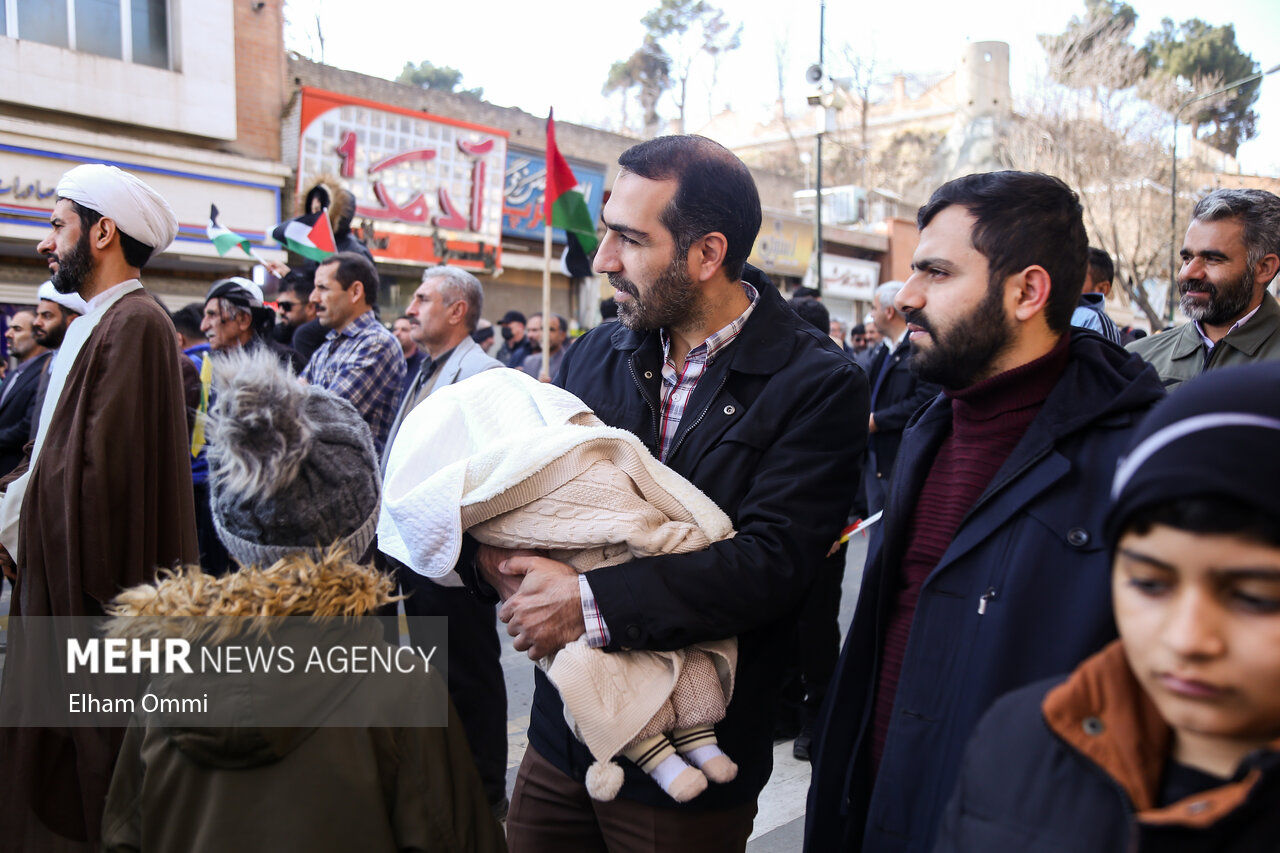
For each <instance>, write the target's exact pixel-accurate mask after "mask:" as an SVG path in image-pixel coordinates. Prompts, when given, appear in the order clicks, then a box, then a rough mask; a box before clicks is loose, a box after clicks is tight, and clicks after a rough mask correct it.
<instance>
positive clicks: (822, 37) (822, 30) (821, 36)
mask: <svg viewBox="0 0 1280 853" xmlns="http://www.w3.org/2000/svg"><path fill="white" fill-rule="evenodd" d="M826 27H827V0H822V2H821V3H820V4H819V6H818V67H819V68H821V69H822V73H823V74H824V75H825V74H826V66H825V65H823V64H822V63H823V58H824V57H823V49H824V48H825V46H826V41H827V35H826ZM826 129H827V111H826V109H825V107H824V109H823V111H822V128H821V129H820V130H819V131H818V189H817V195H816V197H815V198H816V201H817V230H816V233H815V235H814V244H813V251H814V252H815V253H816V254H817V256H818V262H817V264H816V266H815V269H816V276H815V278H814V283H815V284H816V285H817V288H816V289H817V291H818V295H819V296H821V295H822V135H823V133H824V132H825V131H826Z"/></svg>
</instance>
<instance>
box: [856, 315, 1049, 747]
mask: <svg viewBox="0 0 1280 853" xmlns="http://www.w3.org/2000/svg"><path fill="white" fill-rule="evenodd" d="M1069 338H1070V335H1063V336H1062V339H1061V340H1059V341H1058V343H1057V345H1056V346H1055V347H1054V348H1053V349H1052V350H1050V351H1049V352H1048V353H1047V354H1045V355H1043V356H1041V357H1040V358H1038V359H1036V360H1035V361H1031V362H1028V363H1026V364H1023V365H1020V366H1018V367H1015V368H1013V369H1012V370H1007V371H1005V372H1004V373H999V374H997V375H995V376H992V377H991V378H989V379H985V380H983V381H982V382H978V383H976V384H974V385H971V386H969V387H968V388H965V389H963V390H960V391H947V392H946V394H947V397H948V398H950V400H951V417H952V424H951V434H950V435H948V436H947V438H946V439H945V440H943V442H942V446H941V447H940V448H939V449H938V455H937V456H936V457H934V460H933V465H932V467H931V468H930V469H929V475H928V476H927V477H926V478H925V481H924V487H923V488H922V489H921V490H920V497H919V499H918V500H917V501H916V505H915V510H914V512H913V514H912V516H911V522H910V524H909V526H908V528H907V545H906V551H905V553H904V554H903V558H902V566H901V570H900V572H899V574H898V577H897V584H898V592H897V595H896V596H895V600H894V603H893V607H892V609H891V611H890V613H889V619H888V626H887V628H886V629H885V639H884V649H883V652H882V657H881V660H880V668H879V671H880V674H879V678H878V679H877V681H876V707H875V719H874V721H873V726H874V729H873V740H872V758H873V761H874V762H875V767H876V769H877V771H878V770H879V767H880V758H881V756H882V755H883V754H884V745H885V740H886V739H887V737H888V733H889V721H890V718H891V716H892V713H893V700H894V696H895V694H896V693H897V690H898V676H899V675H900V673H901V671H902V661H903V659H904V657H905V656H906V653H907V641H908V639H909V638H910V635H911V621H912V618H913V617H914V616H915V612H916V603H917V601H918V600H919V597H920V589H921V587H923V585H924V582H925V579H926V578H928V577H929V574H930V573H931V572H932V571H933V570H934V568H935V567H936V566H937V565H938V562H939V561H940V560H941V559H942V555H943V554H944V553H946V550H947V547H948V546H949V545H950V544H951V540H952V539H954V538H955V534H956V531H957V530H959V528H960V524H961V522H962V521H964V518H965V516H966V515H967V514H968V513H969V510H971V509H972V508H973V506H974V504H976V503H977V502H978V499H979V498H980V497H982V493H983V492H985V491H986V489H987V486H989V485H990V484H991V481H992V480H993V479H994V478H995V476H996V472H998V471H999V470H1000V467H1001V466H1002V465H1004V463H1005V461H1006V460H1007V459H1008V458H1009V456H1010V454H1012V453H1013V449H1014V448H1015V447H1016V446H1017V444H1018V442H1019V441H1021V440H1022V436H1023V435H1024V434H1025V433H1026V431H1027V427H1029V426H1030V425H1031V422H1032V421H1033V420H1035V417H1036V415H1037V414H1039V413H1040V408H1041V406H1043V405H1044V401H1045V398H1046V397H1048V396H1049V392H1050V391H1051V390H1053V386H1054V385H1056V384H1057V382H1058V379H1059V378H1061V376H1062V372H1063V370H1064V369H1066V366H1067V350H1068V344H1069Z"/></svg>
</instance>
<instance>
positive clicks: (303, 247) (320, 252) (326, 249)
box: [271, 208, 338, 261]
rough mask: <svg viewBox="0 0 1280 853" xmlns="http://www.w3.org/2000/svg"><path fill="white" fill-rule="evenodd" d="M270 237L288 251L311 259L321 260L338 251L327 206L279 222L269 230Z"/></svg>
mask: <svg viewBox="0 0 1280 853" xmlns="http://www.w3.org/2000/svg"><path fill="white" fill-rule="evenodd" d="M271 238H272V239H273V240H275V241H276V242H277V243H279V244H280V245H281V246H284V247H285V248H286V249H288V250H289V251H290V252H294V253H295V254H299V255H302V257H304V258H308V259H310V260H313V261H323V260H325V259H326V258H329V257H332V256H333V255H336V254H337V253H338V244H337V243H335V242H334V239H333V229H332V228H330V227H329V211H328V209H327V208H326V209H324V210H321V211H320V212H319V213H308V214H307V215H305V216H299V217H296V218H294V219H290V220H289V221H288V222H281V223H280V224H279V225H277V226H276V229H275V230H274V231H272V232H271Z"/></svg>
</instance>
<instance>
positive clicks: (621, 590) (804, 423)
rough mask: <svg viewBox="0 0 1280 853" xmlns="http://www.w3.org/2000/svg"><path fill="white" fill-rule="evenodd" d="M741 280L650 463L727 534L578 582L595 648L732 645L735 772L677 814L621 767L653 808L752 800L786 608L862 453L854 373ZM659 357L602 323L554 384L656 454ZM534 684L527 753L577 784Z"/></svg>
mask: <svg viewBox="0 0 1280 853" xmlns="http://www.w3.org/2000/svg"><path fill="white" fill-rule="evenodd" d="M744 278H745V279H746V280H747V281H748V282H750V283H751V284H752V285H753V286H754V287H755V288H756V289H757V290H758V291H759V294H760V298H759V301H758V302H757V304H756V307H755V309H754V311H753V312H752V314H751V317H750V318H749V319H748V320H747V323H746V325H745V326H744V327H743V329H742V331H741V332H740V333H739V335H738V337H737V339H736V340H735V341H734V342H733V343H732V344H731V345H730V346H729V347H728V348H727V349H726V350H724V351H723V353H722V354H721V356H720V357H719V358H717V359H715V360H714V361H713V362H712V363H711V364H710V365H708V367H707V371H706V373H705V374H703V376H702V378H701V379H700V380H699V382H698V385H697V388H696V389H695V391H694V393H693V395H692V398H691V399H690V401H689V404H688V407H687V408H686V409H685V412H684V416H683V418H682V419H681V421H680V427H679V431H678V433H677V435H676V437H675V440H674V443H673V445H672V450H671V451H670V453H669V454H668V456H667V459H666V465H667V466H668V467H669V468H671V469H673V470H674V471H676V472H678V473H679V474H681V475H682V476H684V477H685V478H687V479H688V480H689V481H690V482H692V483H693V484H694V485H696V486H697V487H698V488H700V489H701V490H702V491H703V492H705V493H706V494H707V496H708V497H710V498H711V499H712V500H713V501H715V503H716V505H717V506H719V507H720V508H721V509H722V510H724V512H725V513H726V514H727V515H728V516H729V517H730V518H731V519H732V521H733V526H734V529H736V530H737V531H738V532H737V535H736V536H735V537H734V538H733V539H730V540H726V541H723V542H717V543H715V544H713V545H712V546H711V548H710V549H708V550H706V551H701V552H698V553H694V554H681V555H674V556H660V557H648V558H642V559H637V560H633V561H631V562H629V563H626V564H625V565H620V566H611V567H605V568H600V569H596V570H595V571H593V572H592V573H591V576H590V583H591V589H592V591H593V593H594V595H595V599H596V602H597V604H598V605H599V608H600V612H601V614H602V616H603V617H604V621H605V623H606V624H607V625H608V627H609V631H610V632H611V640H612V645H611V646H610V647H609V648H610V649H611V650H618V649H621V648H623V647H626V648H632V649H658V650H670V649H679V648H683V647H685V646H688V645H691V644H693V643H697V642H701V641H704V640H714V639H721V638H724V637H732V636H735V635H736V636H737V637H738V670H737V675H736V680H735V685H734V696H733V701H732V703H731V704H730V705H729V708H728V711H727V713H726V715H725V718H724V720H723V721H721V722H720V723H719V724H717V725H716V727H715V728H716V735H717V737H718V738H719V742H720V746H721V747H722V748H723V749H724V751H725V752H726V753H727V754H728V755H729V756H730V757H731V758H732V759H733V760H734V761H736V762H738V765H739V768H740V769H739V772H738V776H737V778H736V779H735V780H734V781H733V782H730V783H728V784H724V785H712V786H711V787H710V788H709V789H708V790H707V791H706V792H705V793H703V794H702V795H700V796H699V797H697V798H695V799H694V800H693V801H692V802H690V803H686V804H684V805H683V806H678V805H677V804H676V803H674V802H673V801H672V800H671V798H670V797H668V796H667V795H666V794H665V793H663V791H662V789H661V788H659V787H658V785H657V784H656V783H655V782H654V781H653V780H652V779H650V778H649V777H648V776H647V775H645V774H644V773H643V772H642V771H641V770H640V769H639V768H638V767H636V766H635V765H633V764H631V763H630V762H625V763H624V770H625V772H626V781H625V783H624V785H623V788H622V791H621V793H620V795H619V796H621V797H624V798H628V799H633V800H639V801H642V802H646V803H649V804H651V805H656V806H660V807H669V808H684V809H691V810H706V809H724V808H729V807H735V806H739V805H741V804H743V803H748V802H754V801H755V798H756V796H757V795H758V794H759V792H760V790H761V789H762V788H763V787H764V784H765V782H767V781H768V779H769V774H770V771H771V770H772V757H773V714H774V707H775V705H776V703H777V698H778V692H779V682H780V678H781V676H780V673H782V672H783V671H784V670H785V668H786V665H787V662H788V660H790V657H791V655H790V649H789V646H790V645H791V644H792V643H793V642H794V634H795V625H796V611H797V609H798V607H799V605H800V604H801V602H802V601H803V599H804V596H805V593H806V592H807V591H808V589H809V585H810V583H811V582H812V581H813V578H814V576H815V573H816V572H817V571H818V570H819V568H820V566H821V565H822V562H823V558H824V556H825V555H826V553H827V549H828V548H829V547H830V546H831V543H832V542H834V541H835V540H836V539H837V538H839V535H840V529H841V528H842V527H843V525H844V523H845V518H846V516H847V513H848V510H849V503H850V493H851V489H850V488H849V484H850V483H852V482H856V480H857V477H858V459H859V457H860V455H861V453H862V451H863V449H864V447H865V445H866V426H865V424H866V423H867V413H868V403H867V396H868V395H867V380H866V377H865V375H864V374H863V373H862V371H861V370H859V369H858V368H857V367H856V366H855V365H854V364H853V363H852V362H851V361H849V359H848V358H847V357H846V356H845V355H844V353H843V352H841V351H840V349H839V348H838V347H837V346H836V344H835V343H834V342H833V341H832V340H831V338H830V336H829V335H827V334H826V332H825V331H819V330H818V329H815V328H814V327H813V326H811V325H809V324H808V323H807V322H805V321H804V320H801V319H800V318H799V317H797V316H796V314H795V312H793V311H792V310H791V309H790V307H788V306H787V304H786V302H785V301H783V299H782V297H781V296H780V295H779V294H778V291H777V289H776V288H775V287H774V286H773V284H772V283H771V282H770V281H769V280H768V278H766V277H765V276H764V274H763V273H760V272H759V271H758V270H755V269H752V268H751V267H748V268H747V270H746V273H745V274H744ZM662 362H663V356H662V346H661V343H660V340H659V333H658V332H656V331H654V332H636V331H632V330H631V329H628V328H627V327H625V326H623V325H622V324H620V323H609V324H607V325H602V326H598V327H597V328H595V329H593V330H592V331H591V332H589V333H587V334H586V335H584V336H583V337H582V338H580V339H579V340H578V341H577V343H575V344H574V345H573V347H572V348H571V349H570V350H569V352H568V354H567V355H566V356H565V360H564V363H563V365H562V366H561V370H560V373H559V375H558V377H557V379H556V382H557V384H559V385H561V386H563V387H564V388H566V389H568V390H569V391H571V392H573V393H574V394H576V395H577V396H578V397H579V398H581V399H582V400H583V401H584V402H586V403H587V405H589V406H591V408H592V410H593V411H594V412H595V413H596V415H597V416H599V417H600V419H601V420H603V421H604V422H605V423H606V424H608V425H610V426H615V427H620V428H622V429H625V430H627V431H629V432H631V433H633V434H635V435H636V436H638V437H639V438H640V440H641V441H643V442H644V443H645V445H646V446H647V447H648V448H649V450H650V451H651V452H653V454H654V455H655V456H657V455H658V418H659V414H658V413H659V411H660V399H661V397H660V387H661V382H662ZM851 424H852V425H853V426H850V425H851ZM536 678H537V688H536V691H535V694H534V700H533V709H532V713H531V722H530V728H529V742H530V745H531V746H533V748H535V749H536V750H537V751H538V752H539V753H541V754H542V755H543V756H544V757H546V758H547V759H548V760H549V761H551V762H552V763H553V764H554V765H556V766H557V767H559V768H560V769H561V770H563V771H564V772H565V773H567V774H568V775H570V776H572V777H573V778H575V779H577V780H578V781H580V782H581V781H582V780H583V778H584V776H585V773H586V770H587V767H588V766H589V765H590V764H591V763H592V761H593V759H592V757H591V754H590V753H589V752H588V751H587V749H586V747H585V746H583V745H582V744H581V743H580V742H579V741H578V740H577V739H576V738H574V736H573V734H572V733H571V732H570V731H569V729H568V727H567V726H566V725H565V721H564V711H563V707H562V704H561V701H560V696H559V694H558V693H557V692H556V689H555V688H554V687H553V686H552V685H551V684H550V682H548V681H547V679H546V678H545V677H544V676H543V675H542V673H541V671H538V672H537V676H536Z"/></svg>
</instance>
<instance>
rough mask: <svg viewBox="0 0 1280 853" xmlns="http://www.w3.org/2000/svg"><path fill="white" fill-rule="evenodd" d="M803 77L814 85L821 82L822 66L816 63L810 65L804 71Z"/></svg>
mask: <svg viewBox="0 0 1280 853" xmlns="http://www.w3.org/2000/svg"><path fill="white" fill-rule="evenodd" d="M804 79H805V80H806V81H807V82H809V83H812V84H813V85H815V86H816V85H818V84H819V83H821V82H822V66H821V65H818V64H816V63H815V64H814V65H810V66H809V68H808V70H806V71H805V72H804Z"/></svg>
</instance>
